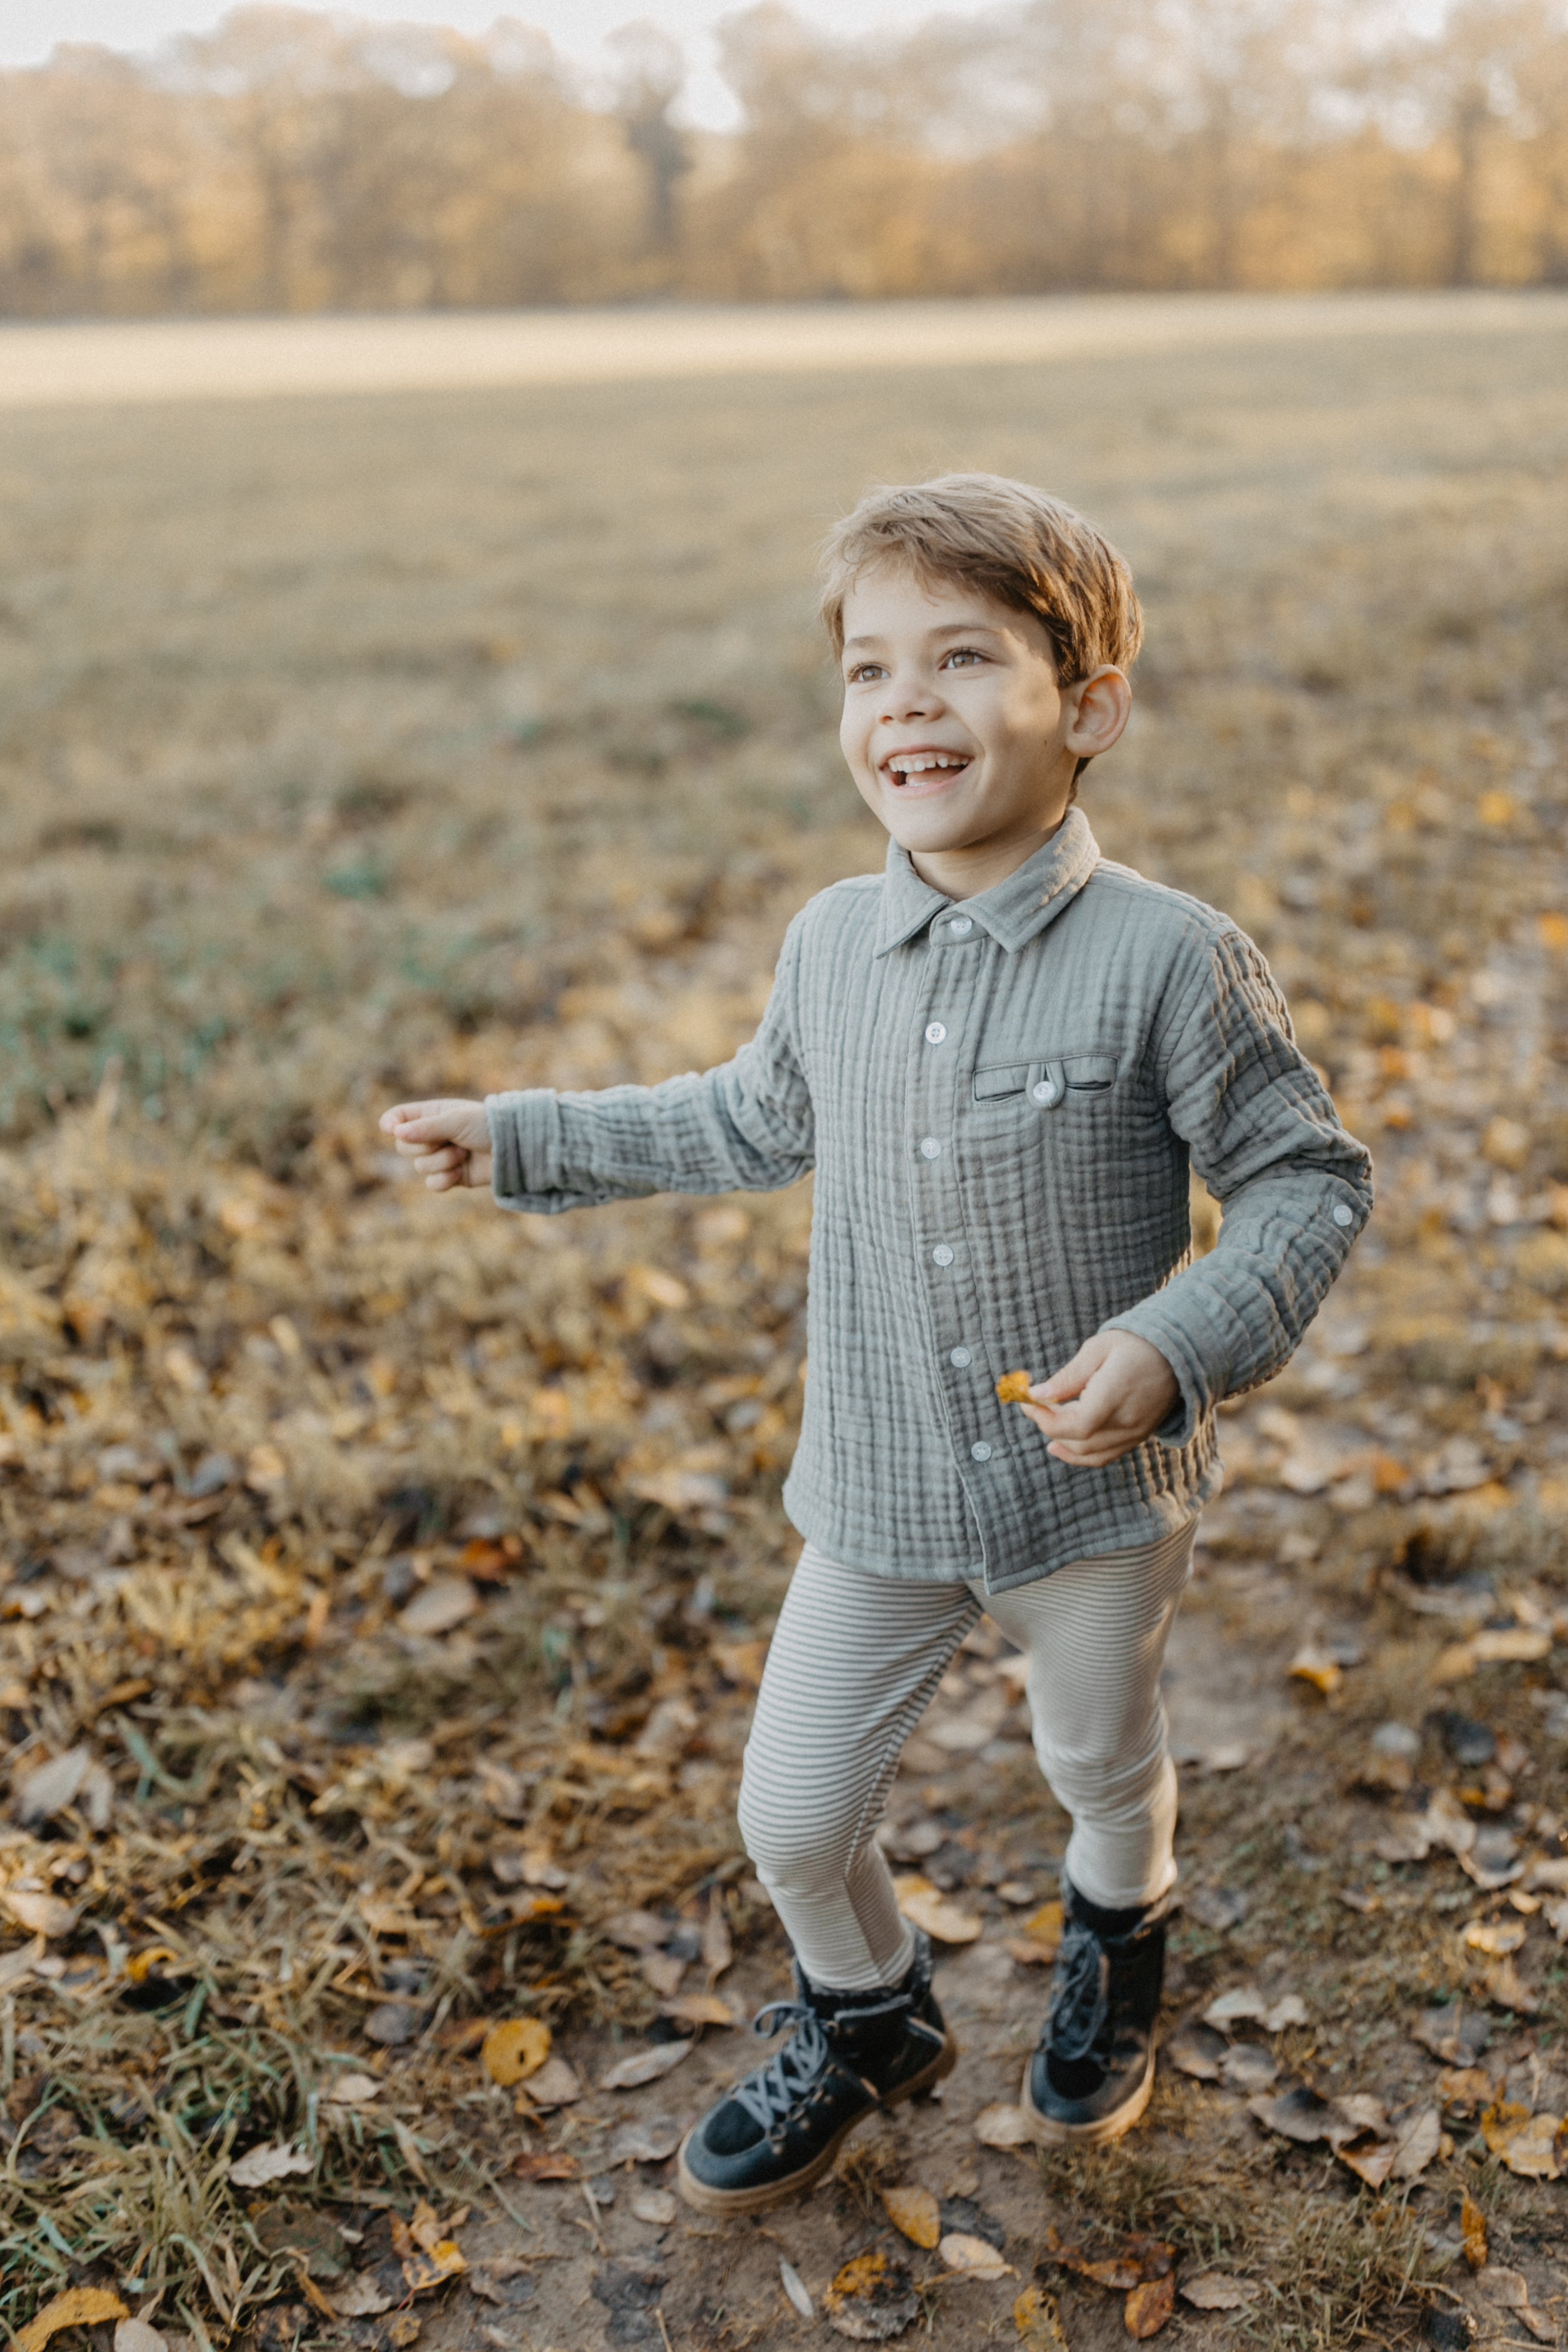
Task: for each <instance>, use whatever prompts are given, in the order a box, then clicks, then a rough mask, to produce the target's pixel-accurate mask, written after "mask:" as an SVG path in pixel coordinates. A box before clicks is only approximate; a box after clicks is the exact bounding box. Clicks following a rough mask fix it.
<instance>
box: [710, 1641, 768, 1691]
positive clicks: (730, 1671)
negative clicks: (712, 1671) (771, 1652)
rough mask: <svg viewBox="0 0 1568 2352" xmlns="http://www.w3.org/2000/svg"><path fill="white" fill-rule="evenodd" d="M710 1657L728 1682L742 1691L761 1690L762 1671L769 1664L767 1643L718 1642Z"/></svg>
mask: <svg viewBox="0 0 1568 2352" xmlns="http://www.w3.org/2000/svg"><path fill="white" fill-rule="evenodd" d="M709 1655H710V1656H711V1657H712V1659H713V1662H714V1664H715V1665H716V1667H717V1668H718V1670H719V1673H720V1674H721V1675H723V1676H724V1678H725V1680H726V1682H730V1683H736V1684H737V1685H739V1687H740V1688H741V1689H742V1690H760V1689H761V1687H762V1669H763V1667H764V1666H765V1665H766V1664H767V1663H768V1644H767V1643H766V1642H716V1643H714V1644H713V1646H712V1649H711V1650H710V1652H709Z"/></svg>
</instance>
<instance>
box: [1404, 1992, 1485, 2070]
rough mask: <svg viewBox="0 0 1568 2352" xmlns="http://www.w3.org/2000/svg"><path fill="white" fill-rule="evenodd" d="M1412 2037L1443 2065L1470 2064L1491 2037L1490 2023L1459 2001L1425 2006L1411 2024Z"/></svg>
mask: <svg viewBox="0 0 1568 2352" xmlns="http://www.w3.org/2000/svg"><path fill="white" fill-rule="evenodd" d="M1412 2032H1414V2035H1415V2038H1416V2041H1417V2042H1420V2044H1421V2046H1422V2048H1423V2049H1424V2050H1429V2051H1430V2052H1431V2053H1432V2055H1433V2057H1434V2058H1441V2059H1442V2060H1443V2062H1444V2063H1445V2064H1446V2065H1449V2066H1472V2065H1474V2063H1475V2062H1476V2060H1477V2059H1478V2058H1479V2056H1480V2054H1481V2052H1482V2051H1483V2050H1484V2049H1485V2048H1486V2046H1487V2043H1488V2042H1490V2040H1491V2023H1490V2020H1489V2019H1488V2018H1486V2017H1484V2016H1483V2015H1482V2014H1481V2013H1480V2011H1479V2010H1473V2009H1470V2010H1467V2009H1466V2007H1465V2005H1464V2003H1463V2002H1462V2001H1458V2000H1454V2001H1446V2002H1445V2003H1444V2004H1443V2006H1442V2007H1441V2008H1440V2009H1425V2010H1423V2011H1422V2012H1421V2014H1420V2016H1419V2017H1418V2018H1417V2019H1416V2023H1415V2025H1414V2027H1413V2028H1412Z"/></svg>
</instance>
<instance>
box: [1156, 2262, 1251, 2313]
mask: <svg viewBox="0 0 1568 2352" xmlns="http://www.w3.org/2000/svg"><path fill="white" fill-rule="evenodd" d="M1177 2292H1178V2294H1180V2296H1181V2299H1182V2301H1183V2302H1184V2303H1190V2304H1191V2305H1192V2307H1193V2309H1194V2310H1195V2311H1239V2310H1240V2308H1241V2306H1242V2305H1243V2304H1247V2303H1250V2302H1251V2301H1252V2300H1253V2298H1254V2297H1255V2296H1257V2295H1260V2294H1262V2292H1263V2290H1262V2288H1261V2287H1260V2285H1259V2284H1258V2282H1257V2281H1256V2279H1243V2278H1232V2277H1231V2275H1230V2273H1228V2271H1198V2272H1196V2273H1194V2274H1193V2275H1192V2276H1191V2277H1189V2278H1184V2279H1183V2281H1182V2283H1181V2285H1180V2287H1179V2288H1178V2289H1177Z"/></svg>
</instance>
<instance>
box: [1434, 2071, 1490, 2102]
mask: <svg viewBox="0 0 1568 2352" xmlns="http://www.w3.org/2000/svg"><path fill="white" fill-rule="evenodd" d="M1492 2093H1493V2084H1492V2078H1491V2076H1490V2074H1488V2073H1487V2071H1486V2068H1485V2067H1484V2066H1445V2067H1444V2069H1443V2071H1442V2073H1441V2074H1439V2075H1438V2077H1437V2096H1438V2097H1439V2098H1440V2099H1441V2100H1442V2102H1443V2105H1445V2106H1446V2107H1486V2106H1490V2105H1491V2101H1492Z"/></svg>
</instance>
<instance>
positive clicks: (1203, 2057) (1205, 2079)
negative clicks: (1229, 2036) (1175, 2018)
mask: <svg viewBox="0 0 1568 2352" xmlns="http://www.w3.org/2000/svg"><path fill="white" fill-rule="evenodd" d="M1226 2048H1227V2043H1226V2040H1225V2036H1224V2034H1223V2033H1220V2032H1217V2031H1216V2029H1215V2028H1214V2027H1213V2026H1212V2025H1201V2024H1198V2023H1197V2022H1194V2023H1192V2024H1188V2025H1183V2026H1179V2027H1178V2028H1177V2030H1176V2032H1175V2033H1173V2034H1172V2035H1171V2038H1170V2040H1169V2041H1168V2042H1166V2053H1165V2054H1166V2057H1167V2058H1168V2059H1169V2060H1170V2063H1171V2064H1172V2065H1173V2066H1174V2067H1175V2068H1176V2072H1177V2074H1190V2075H1191V2076H1192V2077H1193V2079H1194V2081H1195V2082H1198V2083H1218V2080H1219V2065H1220V2061H1221V2059H1222V2058H1223V2057H1224V2056H1225V2053H1226Z"/></svg>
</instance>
